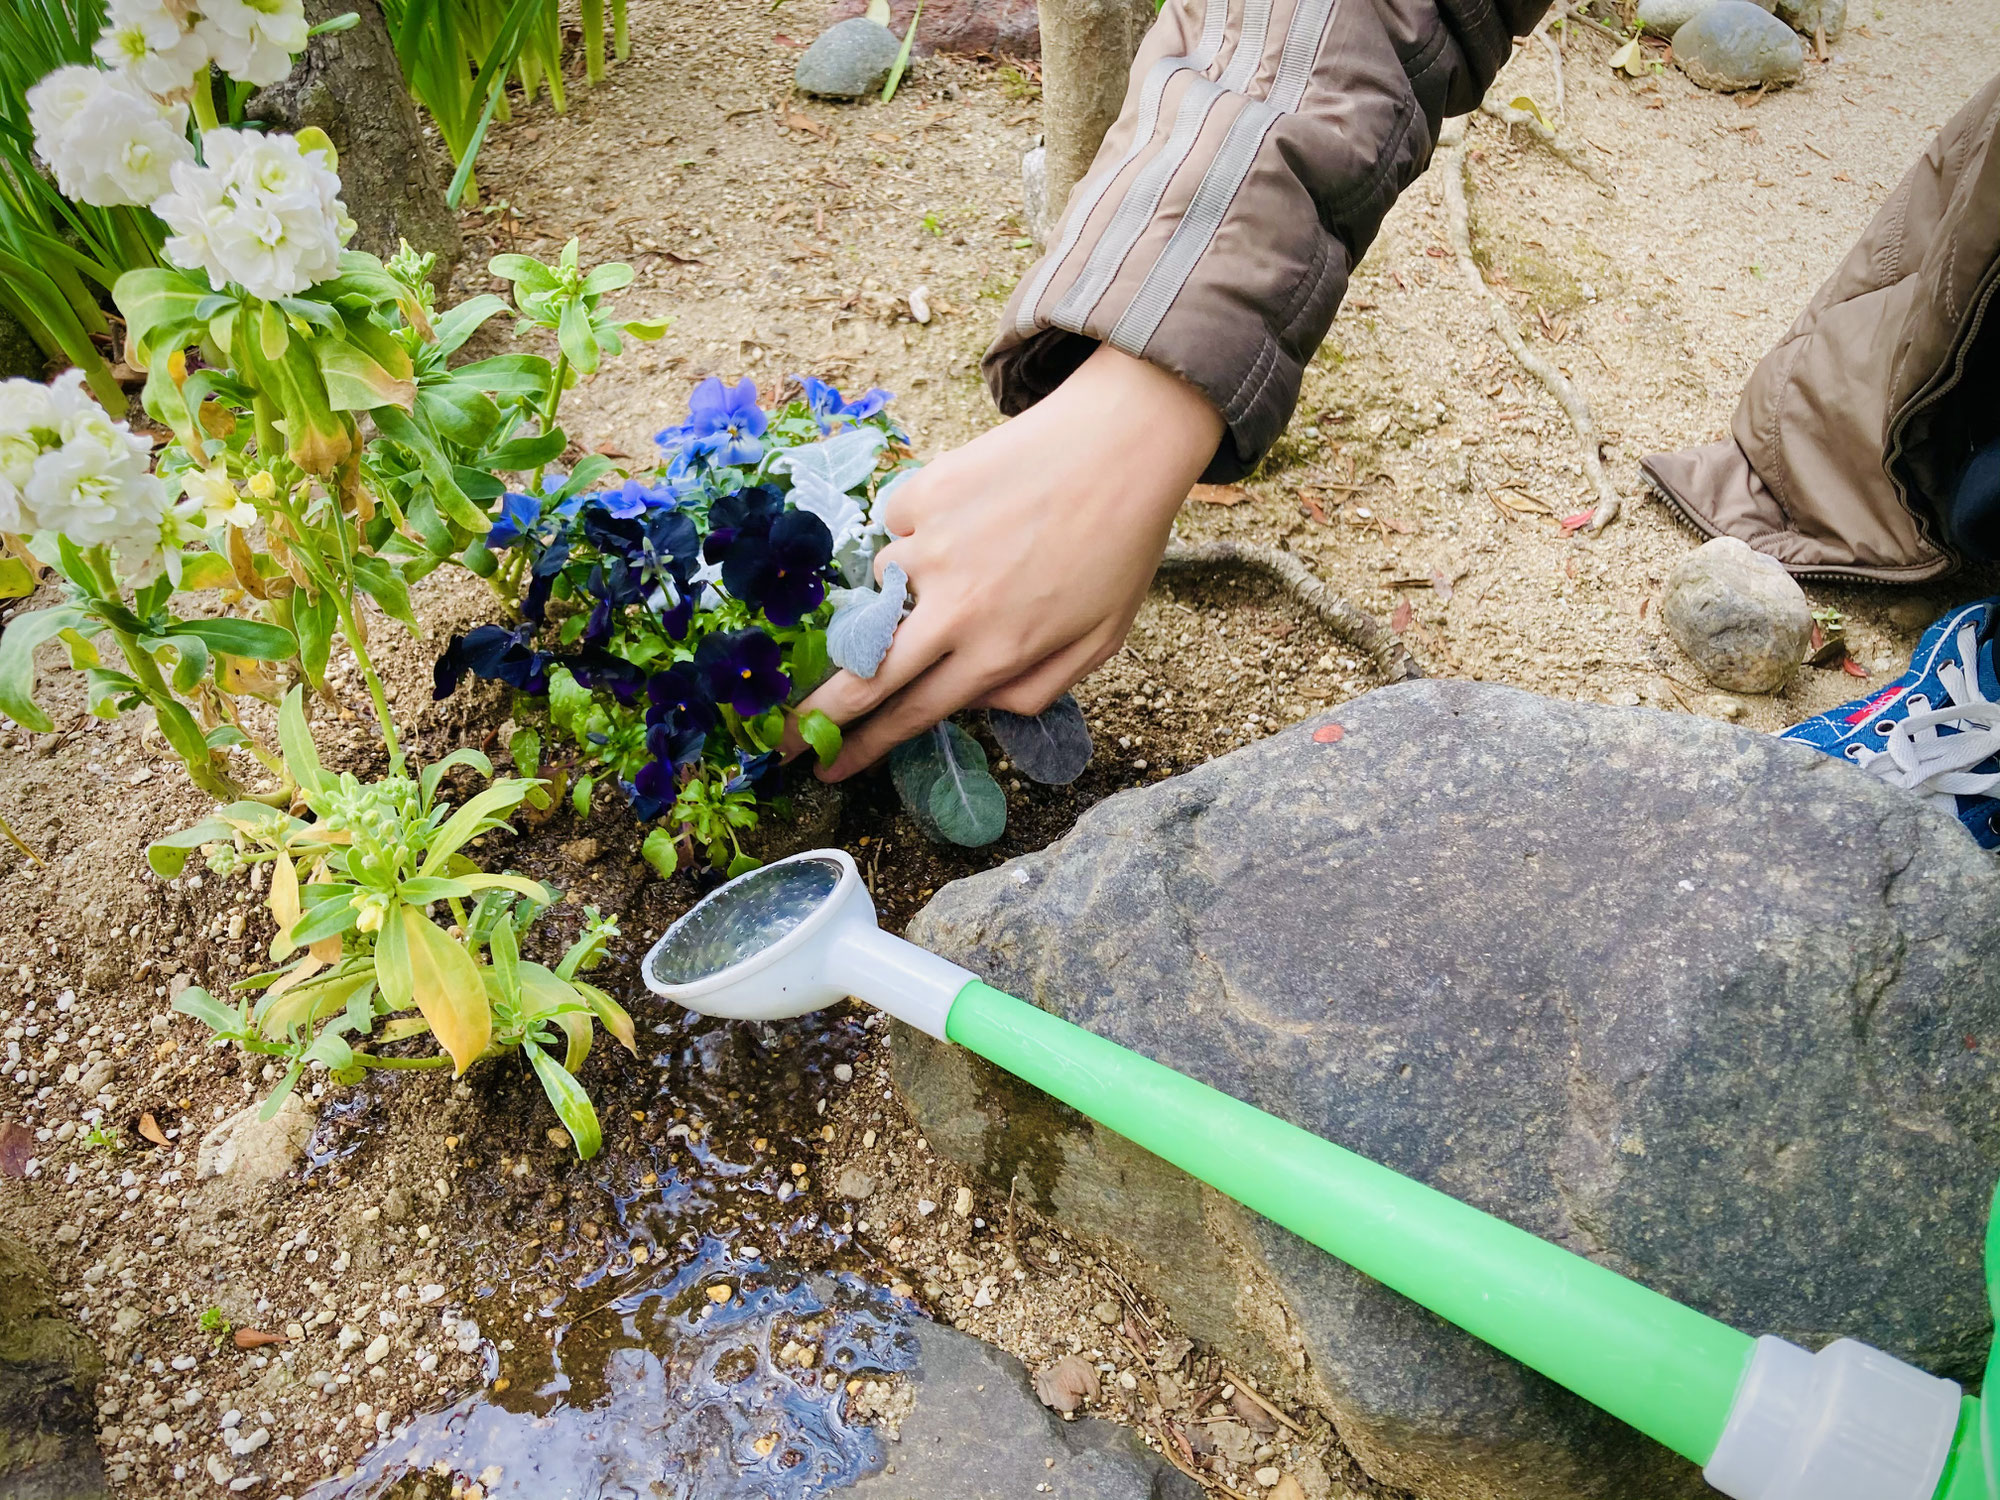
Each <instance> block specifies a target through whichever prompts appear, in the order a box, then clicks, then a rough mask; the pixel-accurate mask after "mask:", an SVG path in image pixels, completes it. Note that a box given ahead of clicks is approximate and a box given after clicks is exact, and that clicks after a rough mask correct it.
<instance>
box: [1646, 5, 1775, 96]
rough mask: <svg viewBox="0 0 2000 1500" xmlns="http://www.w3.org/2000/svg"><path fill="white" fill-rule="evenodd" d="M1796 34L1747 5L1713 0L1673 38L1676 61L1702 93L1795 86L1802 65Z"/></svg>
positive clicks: (1765, 13)
mask: <svg viewBox="0 0 2000 1500" xmlns="http://www.w3.org/2000/svg"><path fill="white" fill-rule="evenodd" d="M1805 60H1806V48H1805V43H1804V42H1801V41H1800V40H1799V36H1798V33H1797V32H1795V31H1793V30H1792V28H1791V27H1789V26H1787V25H1786V24H1785V23H1784V22H1783V21H1780V20H1779V19H1778V18H1777V17H1776V16H1774V15H1772V14H1771V13H1770V12H1769V11H1768V10H1765V9H1764V8H1763V7H1761V6H1757V5H1752V4H1751V3H1750V0H1715V4H1713V5H1711V6H1709V7H1708V8H1707V9H1706V10H1704V11H1702V12H1701V13H1700V14H1699V15H1697V16H1696V17H1695V18H1694V19H1693V20H1691V21H1689V22H1688V23H1687V24H1686V25H1685V26H1683V27H1681V28H1680V29H1679V30H1678V31H1676V32H1675V33H1674V61H1675V62H1677V63H1679V64H1680V65H1681V71H1682V72H1683V73H1685V74H1687V76H1688V77H1689V78H1691V79H1693V80H1694V81H1695V82H1696V83H1698V84H1700V85H1701V86H1702V87H1703V88H1705V89H1717V90H1720V91H1722V92H1724V93H1727V92H1730V91H1732V90H1735V89H1756V88H1775V87H1776V86H1778V85H1780V84H1786V83H1797V82H1798V81H1799V71H1800V70H1801V69H1802V68H1803V67H1804V66H1805Z"/></svg>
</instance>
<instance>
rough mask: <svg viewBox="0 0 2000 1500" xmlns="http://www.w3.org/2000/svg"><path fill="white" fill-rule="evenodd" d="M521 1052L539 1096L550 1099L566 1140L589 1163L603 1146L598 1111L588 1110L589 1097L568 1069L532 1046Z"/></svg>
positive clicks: (529, 1043)
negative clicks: (536, 1081) (539, 1088)
mask: <svg viewBox="0 0 2000 1500" xmlns="http://www.w3.org/2000/svg"><path fill="white" fill-rule="evenodd" d="M521 1047H522V1050H523V1051H525V1052H526V1053H527V1054H528V1062H529V1065H530V1066H532V1067H533V1068H534V1070H535V1076H536V1077H537V1078H539V1079H540V1080H541V1081H542V1092H543V1093H545V1094H547V1095H548V1096H549V1103H551V1104H553V1105H554V1106H555V1110H556V1118H557V1119H559V1120H561V1121H562V1122H563V1126H564V1128H565V1129H567V1130H568V1131H569V1137H570V1139H571V1140H572V1141H574V1142H576V1154H577V1155H578V1156H580V1157H581V1158H583V1160H585V1161H589V1160H590V1159H591V1158H592V1157H593V1156H595V1155H597V1151H598V1148H599V1147H600V1146H602V1145H603V1144H604V1137H603V1134H602V1132H601V1131H600V1130H599V1129H598V1125H597V1111H596V1110H595V1109H593V1108H592V1107H591V1103H590V1095H588V1094H586V1093H585V1092H584V1091H583V1085H582V1084H580V1083H578V1082H577V1081H576V1079H575V1078H574V1077H572V1076H571V1075H570V1073H569V1071H568V1069H566V1068H564V1067H563V1066H562V1064H560V1063H558V1062H557V1061H556V1060H555V1059H554V1058H552V1057H550V1056H549V1055H548V1054H547V1053H545V1052H543V1051H542V1049H541V1048H540V1047H538V1046H536V1045H535V1044H534V1043H533V1042H523V1043H522V1044H521Z"/></svg>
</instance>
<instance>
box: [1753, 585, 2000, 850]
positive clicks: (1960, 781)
mask: <svg viewBox="0 0 2000 1500" xmlns="http://www.w3.org/2000/svg"><path fill="white" fill-rule="evenodd" d="M1996 636H2000V598H1993V599H1982V600H1980V601H1979V603H1977V604H1968V605H1965V606H1964V607H1963V608H1961V609H1955V610H1953V611H1952V612H1951V613H1950V614H1948V615H1946V616H1945V617H1944V618H1943V619H1942V620H1939V621H1938V622H1937V623H1936V624H1935V625H1933V626H1931V628H1930V629H1929V630H1926V631H1925V632H1924V638H1923V639H1922V640H1921V641H1919V642H1918V643H1917V652H1916V655H1914V656H1912V657H1911V658H1910V670H1909V671H1907V672H1905V673H1904V674H1903V675H1902V676H1901V677H1898V678H1897V679H1896V680H1895V681H1894V682H1892V683H1890V684H1889V685H1888V686H1887V687H1885V688H1883V689H1881V690H1880V691H1879V692H1875V693H1871V694H1869V696H1867V697H1866V698H1857V699H1855V700H1854V701H1853V702H1852V703H1844V704H1842V705H1841V706H1840V707H1839V708H1836V709H1830V710H1829V711H1827V712H1826V713H1823V714H1820V715H1819V716H1818V717H1817V718H1811V719H1807V720H1806V721H1805V722H1804V723H1803V724H1795V725H1793V726H1792V727H1791V728H1790V729H1787V730H1785V731H1784V732H1783V733H1782V734H1780V735H1779V738H1780V739H1787V740H1791V741H1793V742H1795V743H1797V744H1801V745H1810V746H1812V747H1813V749H1815V750H1824V751H1825V752H1826V753H1827V754H1828V755H1844V756H1846V757H1847V758H1848V759H1849V760H1851V761H1853V762H1854V763H1855V764H1856V765H1857V766H1859V767H1861V769H1862V770H1864V771H1867V772H1868V773H1869V774H1870V775H1874V776H1879V777H1881V778H1882V779H1883V780H1884V781H1886V782H1888V783H1889V784H1890V785H1892V786H1899V787H1902V788H1903V789H1904V790H1905V791H1911V792H1915V793H1916V794H1917V795H1918V796H1920V797H1922V798H1923V799H1924V800H1925V801H1926V802H1928V803H1930V804H1931V805H1932V806H1933V807H1936V808H1939V809H1941V810H1943V811H1945V812H1948V813H1950V814H1952V816H1954V817H1956V818H1957V819H1958V820H1959V822H1961V823H1963V824H1964V825H1965V829H1966V832H1968V833H1970V834H1971V835H1972V837H1973V838H1974V839H1975V840H1977V841H1978V843H1979V844H1980V846H1981V847H1982V848H1986V849H2000V668H1996V664H1995V657H1996V655H2000V652H1996V647H1995V638H1996Z"/></svg>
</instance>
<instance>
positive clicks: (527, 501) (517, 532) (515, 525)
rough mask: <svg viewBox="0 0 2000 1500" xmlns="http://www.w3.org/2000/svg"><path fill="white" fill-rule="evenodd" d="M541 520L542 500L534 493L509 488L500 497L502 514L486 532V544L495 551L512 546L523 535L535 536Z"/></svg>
mask: <svg viewBox="0 0 2000 1500" xmlns="http://www.w3.org/2000/svg"><path fill="white" fill-rule="evenodd" d="M541 521H542V503H541V501H539V500H537V499H536V498H535V497H534V496H533V495H519V494H515V493H514V492H513V491H512V490H509V491H508V492H507V493H506V494H504V495H502V496H501V497H500V516H499V519H497V520H496V521H494V523H493V528H492V530H490V531H488V532H487V533H486V545H487V546H488V547H489V548H491V549H492V550H493V551H495V552H498V551H499V550H500V549H501V548H503V547H511V546H513V545H514V544H515V543H516V542H518V541H520V540H521V539H522V538H523V537H528V536H533V535H534V532H535V528H536V527H537V526H539V525H540V524H541Z"/></svg>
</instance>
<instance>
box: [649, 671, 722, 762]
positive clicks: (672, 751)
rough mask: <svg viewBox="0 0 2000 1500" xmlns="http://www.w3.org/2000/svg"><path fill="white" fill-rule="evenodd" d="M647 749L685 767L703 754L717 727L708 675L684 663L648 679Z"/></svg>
mask: <svg viewBox="0 0 2000 1500" xmlns="http://www.w3.org/2000/svg"><path fill="white" fill-rule="evenodd" d="M646 698H647V700H648V701H647V705H646V748H647V749H648V750H650V751H651V752H652V753H653V755H654V756H655V757H656V758H658V759H662V760H667V761H672V762H673V763H675V764H677V765H679V764H685V763H686V762H688V761H690V760H693V759H694V758H695V757H696V756H698V755H700V754H701V752H702V747H703V746H704V745H706V744H707V743H708V732H709V730H711V729H712V728H714V727H715V702H714V700H713V699H712V698H710V696H709V691H708V681H707V678H706V677H705V675H704V674H703V673H702V672H700V671H699V670H697V669H696V668H695V667H693V666H692V665H690V664H688V663H686V662H682V663H679V664H677V665H675V666H671V667H668V668H667V669H666V671H664V672H655V673H654V674H653V675H652V676H651V677H649V678H647V679H646Z"/></svg>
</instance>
